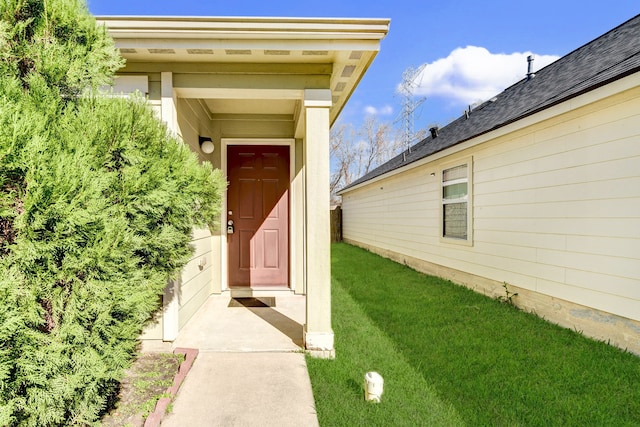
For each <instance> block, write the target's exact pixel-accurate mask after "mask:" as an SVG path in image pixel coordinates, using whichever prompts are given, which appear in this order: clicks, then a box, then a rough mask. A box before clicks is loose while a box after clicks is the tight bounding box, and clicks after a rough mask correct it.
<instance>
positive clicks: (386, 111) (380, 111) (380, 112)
mask: <svg viewBox="0 0 640 427" xmlns="http://www.w3.org/2000/svg"><path fill="white" fill-rule="evenodd" d="M364 112H365V114H367V115H370V116H390V115H391V114H393V107H392V106H391V105H385V106H384V107H382V108H376V107H374V106H372V105H367V106H366V107H364Z"/></svg>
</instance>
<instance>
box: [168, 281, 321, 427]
mask: <svg viewBox="0 0 640 427" xmlns="http://www.w3.org/2000/svg"><path fill="white" fill-rule="evenodd" d="M304 318H305V297H304V296H297V295H291V294H283V295H282V296H276V297H270V298H256V299H252V300H249V299H244V300H238V299H231V297H230V296H229V295H228V294H223V295H213V296H211V297H209V299H208V300H207V302H206V303H205V304H204V305H203V306H202V308H201V309H200V310H199V311H198V312H197V313H196V314H195V315H194V317H193V318H192V319H191V320H190V321H189V323H188V324H187V325H185V327H184V328H183V329H182V330H181V331H180V336H179V337H178V339H177V340H176V341H175V342H174V347H186V348H197V349H198V350H199V351H200V353H199V355H198V357H197V358H196V360H195V362H194V364H193V367H192V368H191V370H190V371H189V373H188V375H187V377H186V379H185V380H184V383H183V384H182V386H181V388H180V391H179V392H178V394H177V396H176V398H175V400H174V402H173V408H172V411H171V413H170V414H167V415H166V416H165V418H164V419H163V421H162V425H163V426H258V425H259V426H283V427H285V426H302V427H306V426H318V418H317V416H316V411H315V405H314V400H313V393H312V391H311V382H310V381H309V374H308V372H307V366H306V363H305V359H304V354H303V353H302V352H301V351H300V350H301V346H302V324H303V323H304Z"/></svg>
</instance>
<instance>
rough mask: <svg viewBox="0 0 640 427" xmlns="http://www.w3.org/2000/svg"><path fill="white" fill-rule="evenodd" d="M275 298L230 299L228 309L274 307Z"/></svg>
mask: <svg viewBox="0 0 640 427" xmlns="http://www.w3.org/2000/svg"><path fill="white" fill-rule="evenodd" d="M275 306H276V297H259V298H254V297H247V298H231V301H229V307H275Z"/></svg>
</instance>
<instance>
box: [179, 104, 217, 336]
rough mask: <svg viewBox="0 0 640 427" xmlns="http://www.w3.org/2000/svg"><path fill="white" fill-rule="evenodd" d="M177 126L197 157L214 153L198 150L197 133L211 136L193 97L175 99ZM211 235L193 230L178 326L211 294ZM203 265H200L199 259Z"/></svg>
mask: <svg viewBox="0 0 640 427" xmlns="http://www.w3.org/2000/svg"><path fill="white" fill-rule="evenodd" d="M177 113H178V127H179V128H180V134H181V137H182V140H183V141H184V143H185V144H187V145H189V148H190V149H191V151H193V152H195V153H197V154H198V156H200V158H201V160H208V161H212V163H213V164H214V165H215V163H216V162H215V161H214V159H215V158H214V157H213V156H207V155H205V154H203V153H202V152H201V151H200V147H199V142H198V136H200V135H202V136H208V137H212V136H213V135H214V132H213V130H212V129H211V127H210V126H209V124H210V120H209V118H208V116H207V115H206V114H205V112H204V111H203V110H202V107H201V106H200V105H199V103H198V102H197V100H192V99H182V98H180V99H179V100H178V105H177ZM212 239H213V238H212V236H211V233H210V232H209V230H208V229H202V230H194V238H193V240H192V241H191V246H192V247H193V248H194V253H193V256H192V258H191V260H189V262H188V263H187V265H185V267H184V268H183V270H182V275H181V277H180V281H179V282H178V283H179V287H178V307H179V308H178V328H179V329H182V327H183V326H184V325H185V324H186V323H187V321H188V320H189V319H190V318H191V317H192V316H193V315H194V314H195V312H196V311H197V310H198V309H199V308H200V307H201V306H202V304H204V302H205V301H206V299H207V297H208V296H209V295H210V294H211V290H212V286H213V275H214V274H219V273H218V271H217V270H216V269H215V268H214V264H215V265H216V266H217V265H219V263H220V260H219V254H217V253H216V252H212ZM203 262H204V265H202V266H201V263H203Z"/></svg>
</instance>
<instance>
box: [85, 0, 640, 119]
mask: <svg viewBox="0 0 640 427" xmlns="http://www.w3.org/2000/svg"><path fill="white" fill-rule="evenodd" d="M88 4H89V10H90V11H91V12H92V13H93V14H94V15H176V16H195V15H197V16H287V17H292V16H293V17H345V18H351V17H353V18H358V17H365V18H390V19H391V27H390V31H389V34H388V35H387V37H386V38H385V39H384V40H383V41H382V44H381V51H380V53H379V54H378V56H377V57H376V59H375V61H374V62H373V64H372V65H371V67H370V68H369V71H368V72H367V74H366V75H365V77H364V79H363V80H362V81H361V83H360V85H359V87H358V89H357V90H356V91H355V92H354V94H353V96H352V97H351V99H350V101H349V103H348V105H347V107H346V108H345V109H344V110H343V112H342V114H341V117H340V119H339V121H341V122H344V123H353V124H354V125H356V126H358V125H359V124H360V123H361V122H362V120H363V119H364V117H366V115H368V114H375V115H376V116H378V118H379V119H380V120H382V121H389V122H394V121H396V119H397V118H398V117H399V115H400V112H401V110H402V98H401V97H400V96H399V95H398V94H397V88H398V85H399V84H400V82H401V81H402V75H403V72H404V71H405V70H407V69H408V68H409V67H412V68H413V69H416V68H419V67H420V66H422V65H423V64H426V65H425V66H424V68H423V72H422V74H421V75H420V77H419V83H420V85H419V87H418V88H417V89H416V90H415V93H416V95H417V97H416V99H420V98H425V100H424V102H423V103H422V104H421V106H420V107H419V109H418V110H417V111H416V115H415V124H414V127H415V130H418V129H421V128H428V127H430V126H432V125H436V124H437V125H440V126H443V125H445V124H446V123H448V122H449V121H451V120H452V119H454V118H456V117H458V116H460V115H461V114H462V112H463V110H464V109H465V108H466V107H467V106H468V105H469V104H473V103H474V102H477V101H481V100H486V99H488V98H491V97H492V96H493V95H495V94H497V93H499V92H500V91H501V90H503V89H504V88H506V87H507V86H509V85H510V84H512V83H514V82H515V81H517V80H518V79H519V78H522V77H524V75H525V73H526V71H527V62H526V56H527V55H529V54H533V55H534V57H535V58H536V60H535V62H534V68H535V69H538V68H540V67H541V66H543V65H546V64H547V63H549V62H550V61H552V60H554V59H555V58H557V57H559V56H563V55H565V54H567V53H569V52H571V51H572V50H574V49H576V48H578V47H580V46H582V45H583V44H585V43H587V42H589V41H591V40H593V39H594V38H596V37H598V36H599V35H601V34H603V33H605V32H606V31H608V30H610V29H612V28H614V27H616V26H617V25H619V24H621V23H623V22H624V21H626V20H628V19H630V18H632V17H633V16H635V15H637V14H638V13H640V4H639V3H638V2H637V0H612V1H603V0H582V1H577V0H537V1H535V2H528V1H518V0H485V1H478V0H455V1H447V0H440V1H431V0H422V1H414V0H395V1H376V0H369V1H349V0H320V1H313V2H304V1H299V0H298V1H278V0H271V1H264V0H260V1H256V0H251V1H249V0H227V1H224V2H223V1H207V0H198V1H196V0H177V1H176V0H172V1H167V0H154V1H144V0H88ZM396 126H397V127H401V123H397V124H396Z"/></svg>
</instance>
